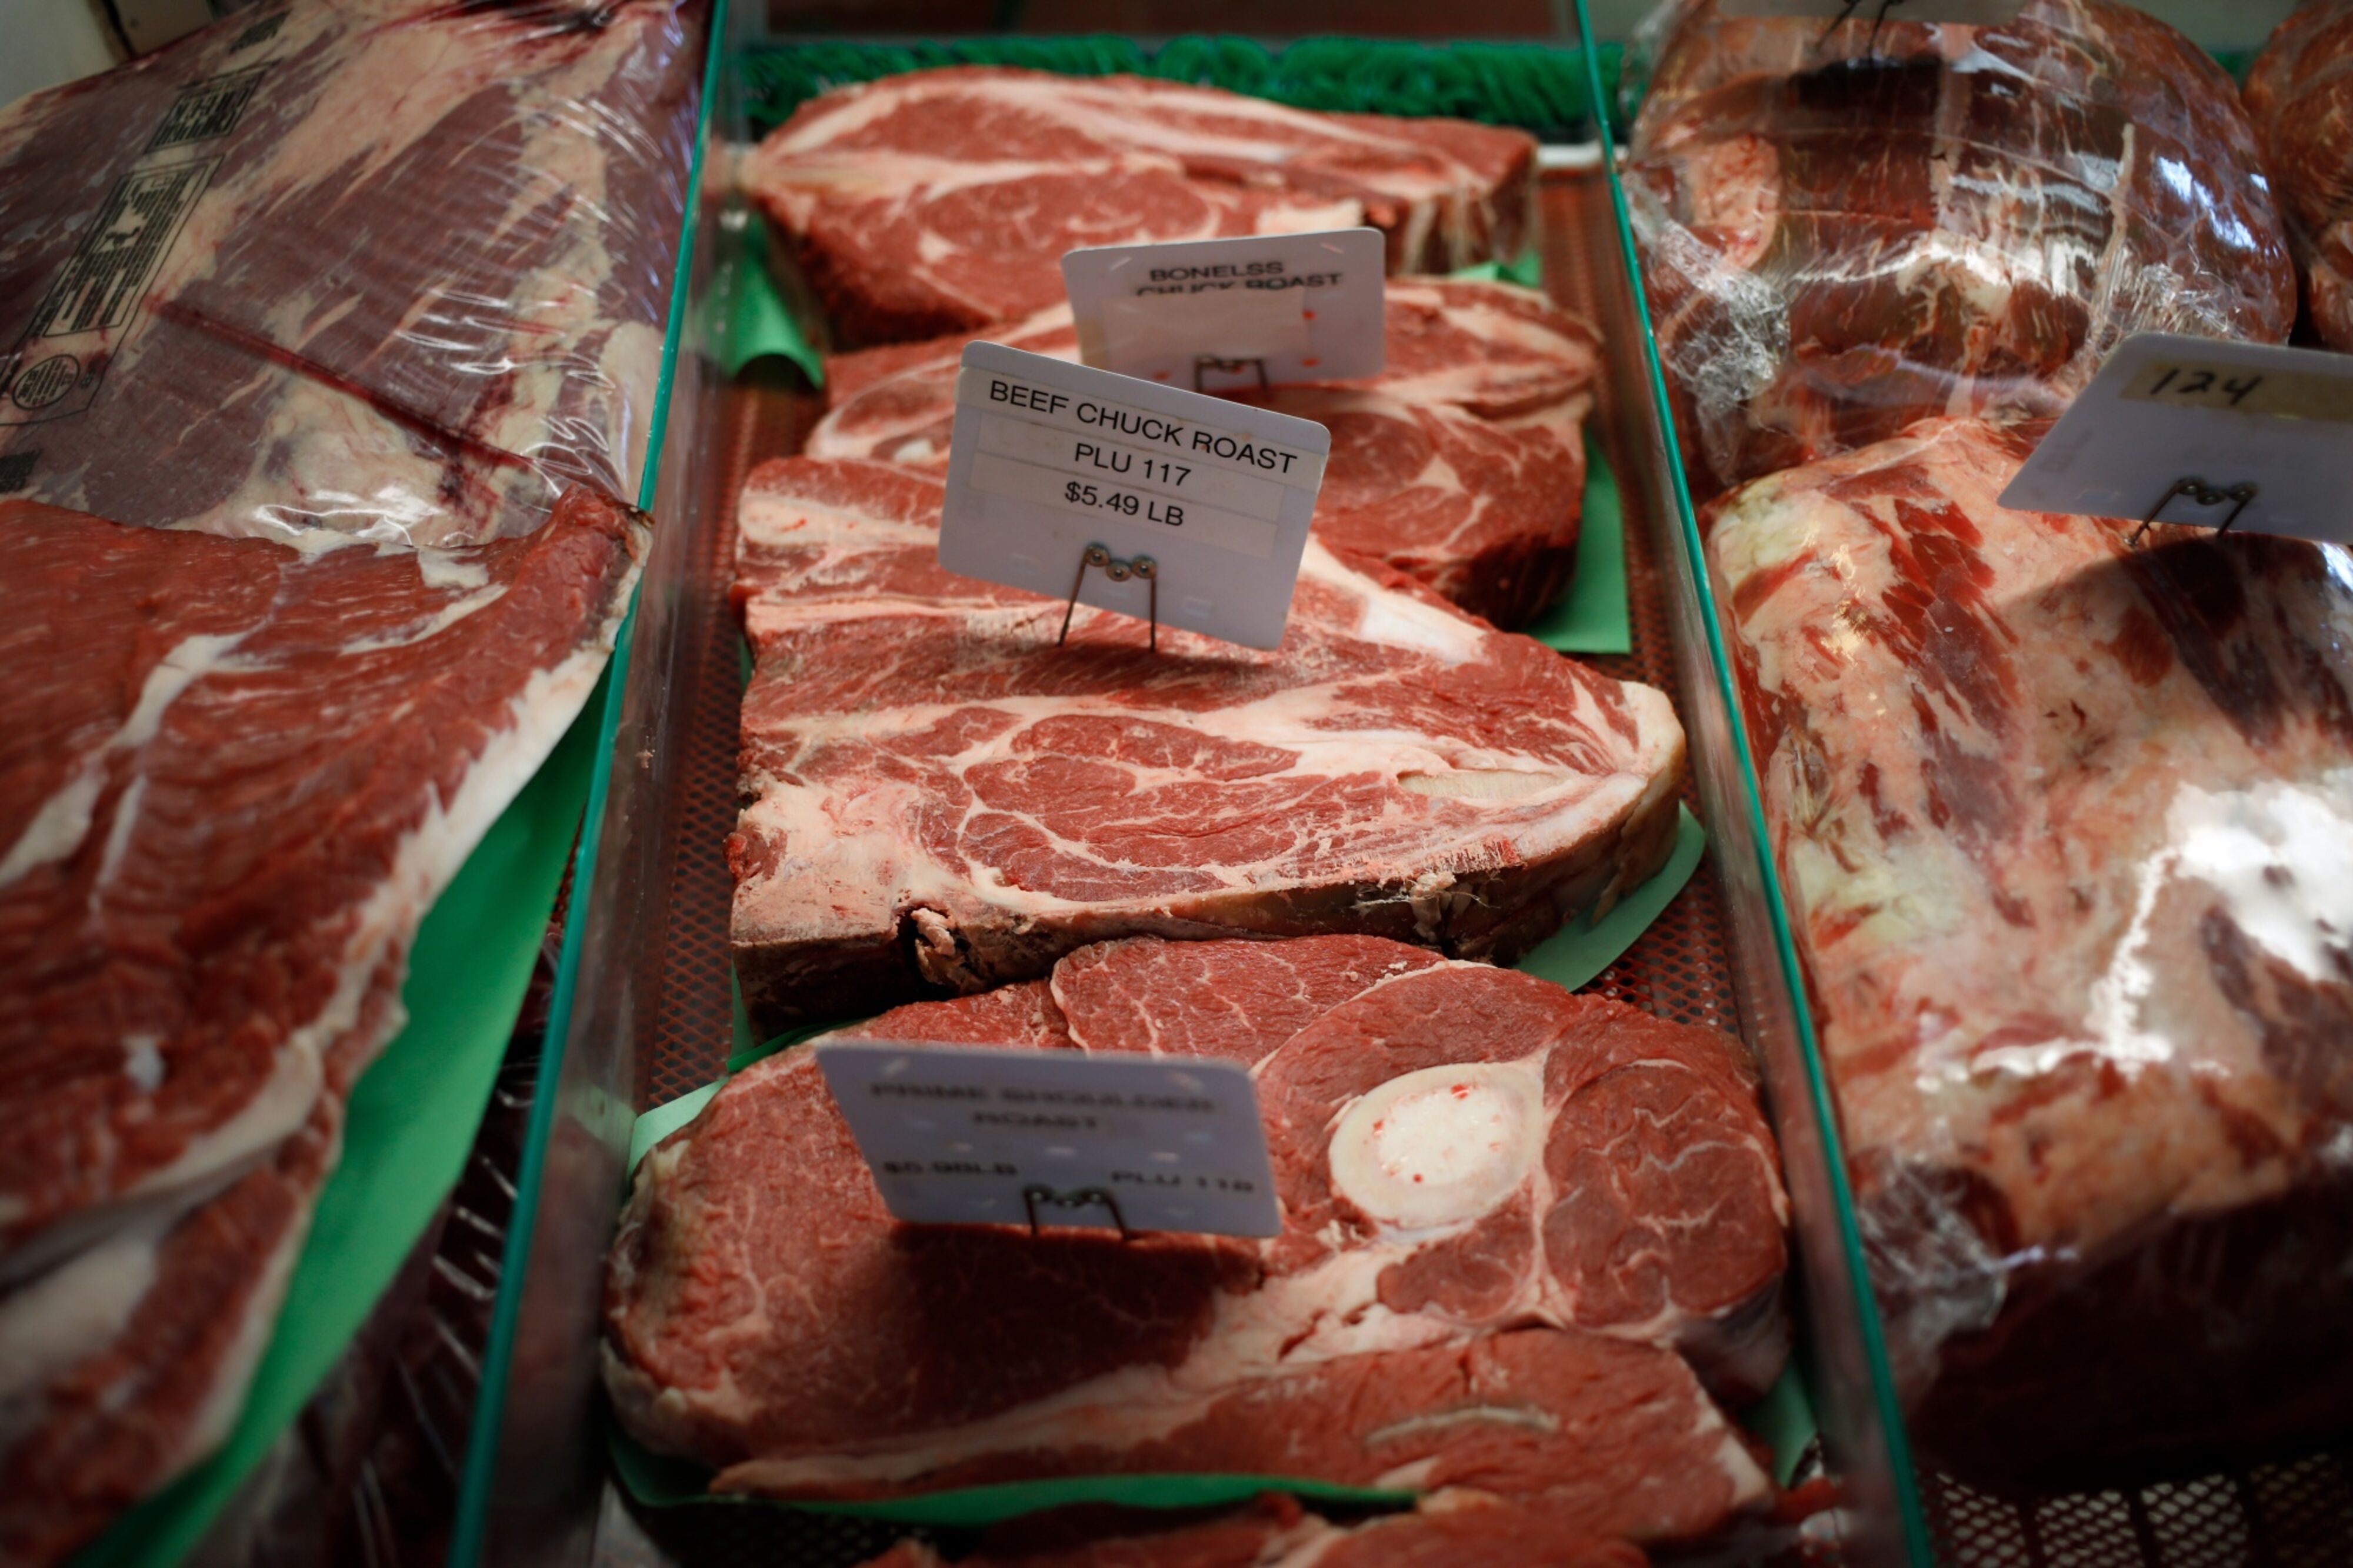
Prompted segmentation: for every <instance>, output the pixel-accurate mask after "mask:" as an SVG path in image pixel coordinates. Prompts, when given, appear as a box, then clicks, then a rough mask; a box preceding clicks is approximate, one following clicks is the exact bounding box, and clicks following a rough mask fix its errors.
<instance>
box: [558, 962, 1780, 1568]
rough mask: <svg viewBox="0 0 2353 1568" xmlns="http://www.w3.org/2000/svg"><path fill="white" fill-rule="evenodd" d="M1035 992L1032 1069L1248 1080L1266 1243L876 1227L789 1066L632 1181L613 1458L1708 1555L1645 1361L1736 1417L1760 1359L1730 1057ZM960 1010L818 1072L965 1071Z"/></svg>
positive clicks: (1428, 976) (1299, 993) (1457, 1016)
mask: <svg viewBox="0 0 2353 1568" xmlns="http://www.w3.org/2000/svg"><path fill="white" fill-rule="evenodd" d="M1212 984H1214V985H1215V986H1216V989H1214V990H1211V989H1208V986H1210V985H1212ZM1025 989H1026V988H1025ZM1047 989H1048V991H1049V993H1050V996H1051V999H1052V1001H1053V1004H1054V1006H1055V1008H1056V1010H1057V1013H1058V1016H1059V1018H1060V1032H1059V1035H1057V1036H1056V1037H1054V1038H1052V1039H1050V1040H1049V1039H1033V1040H1032V1041H1029V1042H1027V1044H1029V1046H1030V1047H1032V1048H1037V1047H1043V1048H1077V1049H1082V1050H1089V1051H1152V1052H1157V1053H1167V1052H1169V1051H1170V1050H1171V1048H1172V1047H1175V1048H1176V1050H1177V1052H1178V1054H1192V1051H1193V1049H1194V1048H1195V1047H1206V1048H1207V1049H1208V1050H1209V1051H1210V1052H1212V1053H1213V1054H1216V1055H1219V1056H1224V1057H1227V1058H1232V1059H1237V1060H1243V1061H1247V1062H1249V1063H1250V1071H1251V1074H1252V1077H1253V1078H1254V1079H1255V1080H1256V1081H1257V1084H1258V1094H1259V1102H1260V1108H1261V1115H1262V1116H1263V1118H1264V1121H1265V1124H1266V1130H1267V1136H1268V1144H1269V1149H1270V1152H1271V1156H1272V1159H1273V1162H1274V1169H1275V1172H1276V1181H1277V1185H1278V1189H1279V1196H1280V1198H1281V1203H1282V1234H1281V1236H1279V1237H1276V1238H1274V1239H1272V1240H1270V1241H1267V1242H1262V1243H1261V1242H1245V1241H1237V1240H1230V1239H1219V1238H1211V1237H1182V1236H1175V1235H1166V1236H1153V1237H1144V1238H1140V1239H1138V1240H1136V1241H1134V1242H1128V1243H1123V1242H1121V1241H1119V1240H1118V1239H1116V1238H1113V1237H1106V1236H1104V1235H1103V1234H1102V1233H1100V1232H1089V1231H1074V1230H1049V1231H1047V1232H1045V1233H1043V1234H1040V1235H1038V1236H1035V1237H1033V1236H1031V1235H1029V1234H1028V1233H1025V1232H1018V1231H1013V1230H1008V1229H1006V1228H1004V1227H997V1226H942V1227H909V1226H897V1225H895V1224H893V1223H892V1221H891V1219H890V1217H889V1215H888V1213H887V1211H886V1210H885V1209H884V1208H883V1206H882V1203H881V1196H880V1194H878V1193H877V1192H876V1191H875V1189H874V1186H873V1183H872V1181H871V1177H870V1176H869V1175H868V1173H867V1172H866V1169H865V1166H864V1163H863V1162H862V1161H861V1159H860V1156H859V1153H858V1151H857V1145H856V1143H855V1142H854V1141H853V1140H852V1138H851V1136H850V1134H849V1129H848V1127H847V1125H846V1124H845V1123H844V1122H843V1121H842V1120H841V1116H840V1113H839V1110H836V1108H835V1106H834V1103H833V1100H832V1099H831V1097H830V1095H828V1093H827V1092H826V1090H825V1089H824V1086H823V1080H822V1078H821V1077H820V1075H819V1074H818V1070H817V1066H816V1061H815V1056H814V1053H813V1052H809V1051H804V1050H792V1051H787V1052H785V1053H783V1054H780V1055H778V1056H775V1057H771V1058H767V1059H766V1060H765V1061H763V1062H761V1063H759V1064H757V1065H756V1066H754V1067H752V1068H748V1069H746V1070H745V1071H744V1072H743V1073H740V1074H738V1075H737V1076H736V1077H735V1078H733V1079H731V1080H729V1082H728V1083H727V1085H726V1087H725V1088H723V1089H722V1090H721V1091H720V1093H719V1094H718V1096H717V1097H716V1098H714V1099H713V1100H712V1102H711V1103H710V1105H709V1106H707V1107H706V1108H705V1109H704V1110H703V1111H702V1114H701V1115H700V1116H698V1117H697V1118H696V1120H695V1121H692V1122H691V1123H689V1124H688V1125H687V1126H686V1127H684V1128H682V1129H681V1130H680V1131H678V1132H676V1133H674V1134H672V1135H671V1136H670V1138H668V1139H666V1140H665V1141H663V1142H661V1143H659V1144H658V1145H657V1146H656V1147H655V1148H654V1149H653V1150H652V1151H651V1152H649V1153H648V1155H647V1156H646V1159H645V1160H644V1162H643V1163H641V1164H640V1165H639V1167H638V1181H637V1187H636V1191H635V1193H634V1194H633V1196H632V1198H631V1200H630V1204H629V1206H628V1210H627V1211H626V1213H625V1214H624V1216H623V1219H622V1225H621V1232H620V1235H619V1237H618V1238H617V1240H616V1242H615V1244H614V1248H613V1253H612V1258H611V1264H610V1270H609V1273H608V1276H607V1297H606V1339H605V1355H606V1381H607V1387H608V1388H609V1389H610V1391H611V1392H612V1394H613V1397H614V1400H615V1404H616V1406H617V1409H618V1410H619V1411H620V1413H621V1415H622V1418H623V1420H624V1421H625V1422H627V1423H628V1426H629V1427H630V1429H631V1430H632V1431H633V1432H634V1433H635V1434H636V1435H637V1436H638V1437H639V1439H640V1440H642V1441H644V1442H647V1443H649V1444H650V1445H652V1446H654V1447H659V1448H662V1449H665V1450H668V1451H671V1452H677V1453H682V1454H686V1455H689V1456H691V1457H693V1458H697V1459H699V1460H701V1461H702V1462H704V1463H706V1464H709V1465H711V1466H712V1467H714V1468H717V1469H718V1470H719V1472H720V1474H719V1475H718V1477H717V1479H716V1480H715V1481H714V1483H713V1484H714V1486H715V1488H716V1489H720V1490H723V1491H751V1492H758V1493H762V1494H765V1495H772V1496H779V1497H790V1498H802V1499H818V1498H856V1497H880V1496H893V1495H902V1494H908V1493H915V1492H923V1491H931V1490H938V1489H944V1488H952V1487H956V1486H964V1485H980V1484H987V1483H992V1482H999V1481H1008V1480H1016V1479H1037V1478H1041V1477H1050V1476H1064V1475H1093V1474H1104V1473H1123V1472H1124V1473H1166V1472H1198V1471H1220V1472H1240V1473H1243V1474H1256V1475H1278V1476H1298V1477H1313V1478H1316V1479H1324V1480H1328V1481H1334V1482H1339V1483H1345V1484H1350V1485H1357V1486H1378V1487H1390V1488H1404V1489H1432V1490H1435V1489H1443V1488H1446V1487H1450V1486H1462V1487H1472V1488H1476V1489H1480V1490H1482V1491H1488V1492H1493V1493H1497V1494H1500V1495H1503V1496H1506V1497H1512V1498H1516V1499H1520V1500H1525V1501H1527V1502H1529V1503H1530V1504H1531V1505H1540V1506H1541V1507H1542V1508H1543V1509H1544V1510H1545V1511H1546V1514H1547V1515H1548V1516H1549V1517H1551V1518H1552V1519H1553V1520H1554V1521H1556V1523H1557V1524H1558V1525H1559V1526H1560V1527H1561V1528H1563V1529H1564V1530H1571V1531H1577V1532H1578V1533H1579V1535H1580V1538H1587V1539H1592V1540H1597V1541H1606V1540H1609V1539H1613V1538H1618V1537H1625V1538H1630V1539H1634V1540H1641V1541H1658V1540H1674V1539H1684V1538H1688V1537H1692V1536H1696V1535H1700V1534H1704V1533H1705V1532H1706V1531H1708V1530H1710V1529H1712V1528H1714V1527H1715V1525H1716V1524H1718V1523H1720V1522H1721V1521H1723V1520H1724V1519H1725V1517H1726V1515H1727V1514H1728V1513H1730V1512H1731V1511H1732V1510H1734V1509H1736V1508H1737V1507H1739V1506H1741V1505H1743V1504H1744V1503H1746V1502H1750V1501H1754V1500H1757V1499H1759V1498H1761V1497H1762V1496H1763V1495H1764V1494H1765V1492H1766V1491H1767V1485H1766V1483H1765V1481H1764V1478H1763V1477H1762V1476H1761V1475H1760V1474H1758V1473H1757V1472H1756V1471H1755V1469H1754V1468H1753V1461H1752V1460H1751V1459H1750V1458H1749V1456H1748V1455H1747V1453H1746V1449H1745V1448H1744V1447H1743V1445H1742V1444H1741V1442H1740V1441H1739V1440H1738V1439H1737V1438H1736V1436H1734V1435H1733V1434H1732V1432H1731V1431H1730V1429H1729V1428H1727V1427H1726V1426H1725V1425H1724V1424H1723V1421H1722V1417H1721V1416H1720V1415H1718V1414H1717V1413H1716V1411H1715V1406H1714V1405H1712V1404H1711V1403H1710V1401H1709V1399H1708V1397H1707V1395H1706V1394H1704V1393H1703V1392H1702V1389H1701V1385H1700V1383H1699V1382H1698V1381H1697V1380H1695V1379H1694V1373H1693V1368H1692V1366H1691V1365H1689V1364H1687V1363H1686V1361H1685V1358H1684V1355H1683V1354H1680V1353H1678V1352H1677V1350H1676V1348H1674V1347H1677V1346H1681V1347H1683V1348H1684V1350H1685V1351H1686V1352H1688V1353H1689V1354H1690V1355H1692V1356H1693V1357H1694V1359H1695V1360H1696V1361H1697V1363H1698V1366H1699V1369H1700V1372H1701V1373H1702V1375H1703V1376H1706V1377H1710V1378H1712V1379H1714V1380H1715V1382H1716V1383H1717V1384H1719V1385H1720V1386H1724V1387H1726V1388H1729V1389H1732V1390H1734V1391H1746V1392H1753V1391H1754V1390H1755V1389H1757V1388H1758V1387H1761V1386H1762V1385H1763V1384H1764V1383H1766V1382H1768V1381H1769V1380H1770V1379H1771V1378H1772V1376H1773V1375H1774V1373H1776V1372H1777V1371H1778V1366H1779V1363H1780V1360H1781V1357H1782V1355H1783V1353H1784V1352H1786V1349H1787V1338H1786V1335H1787V1330H1786V1322H1785V1320H1784V1319H1783V1318H1782V1316H1781V1313H1780V1306H1779V1283H1780V1278H1781V1274H1782V1270H1783V1268H1784V1267H1785V1264H1786V1252H1785V1249H1784V1242H1783V1237H1782V1226H1783V1221H1784V1206H1785V1205H1784V1199H1783V1197H1782V1194H1781V1189H1780V1184H1779V1179H1778V1169H1777V1159H1776V1155H1775V1152H1774V1149H1773V1144H1772V1140H1771V1135H1770V1134H1769V1132H1767V1130H1766V1127H1765V1123H1764V1121H1763V1117H1762V1115H1761V1112H1760V1111H1759V1110H1758V1107H1757V1100H1756V1090H1755V1080H1754V1079H1753V1076H1752V1075H1751V1073H1750V1072H1749V1070H1748V1068H1747V1067H1746V1061H1745V1058H1744V1057H1743V1056H1742V1054H1741V1052H1740V1049H1739V1047H1738V1046H1737V1045H1736V1042H1734V1041H1732V1040H1730V1039H1728V1038H1726V1037H1722V1036H1719V1035H1715V1034H1713V1033H1711V1032H1709V1031H1706V1030H1703V1029H1697V1028H1693V1027H1691V1026H1684V1025H1676V1024H1669V1023H1666V1022H1663V1021H1662V1020H1660V1019H1657V1018H1654V1017H1652V1016H1650V1015H1648V1014H1644V1013H1641V1012H1638V1011H1636V1010H1634V1009H1632V1008H1630V1007H1626V1006H1623V1005H1618V1004H1615V1003H1609V1002H1603V1001H1599V1000H1594V999H1588V998H1584V997H1577V996H1573V995H1571V994H1568V993H1567V992H1565V991H1563V990H1561V989H1560V988H1559V987H1557V986H1555V985H1552V984H1549V983H1547V982H1545V981H1542V980H1537V979H1535V978H1534V977H1532V976H1528V975H1525V974H1520V973H1514V972H1513V971H1508V970H1498V969H1494V968H1491V967H1489V966H1487V965H1484V964H1474V963H1461V962H1449V961H1443V960H1435V959H1433V958H1432V957H1431V956H1430V954H1428V953H1426V952H1422V951H1421V950H1419V949H1416V948H1412V947H1408V946H1403V945H1401V944H1398V943H1395V942H1383V941H1379V940H1377V939H1373V938H1366V937H1311V938H1302V939H1299V940H1297V941H1293V942H1231V941H1228V942H1198V943H1193V942H1164V941H1161V940H1158V939H1155V938H1135V939H1130V940H1128V941H1125V942H1115V943H1111V944H1107V945H1105V946H1102V947H1095V948H1089V949H1086V950H1083V951H1082V952H1077V953H1074V954H1072V955H1071V956H1070V957H1067V958H1065V959H1063V960H1062V961H1061V963H1060V964H1059V965H1057V966H1056V969H1055V972H1054V974H1053V976H1052V979H1051V981H1050V983H1049V984H1048V987H1047ZM991 1007H997V1008H998V1009H999V1011H1000V1013H1001V1012H1002V1011H1003V1008H1002V1007H1001V1005H998V1004H996V1003H994V1002H993V1001H992V999H990V998H987V997H976V998H959V999H956V1000H953V1001H947V1002H936V1003H920V1004H916V1005H911V1006H908V1007H905V1008H902V1009H900V1010H899V1011H897V1012H894V1013H892V1014H886V1015H885V1016H883V1017H882V1018H881V1019H880V1020H878V1021H877V1022H876V1023H875V1024H874V1025H872V1026H855V1027H852V1028H850V1029H848V1030H845V1031H842V1032H841V1033H840V1034H839V1036H836V1037H839V1038H863V1037H875V1036H880V1037H887V1038H931V1037H944V1038H952V1039H970V1038H973V1037H974V1031H973V1030H972V1029H971V1028H970V1027H969V1025H968V1022H967V1020H968V1019H969V1018H970V1017H971V1016H973V1015H974V1014H975V1013H976V1011H978V1010H981V1009H986V1008H991ZM1011 1011H1012V1012H1014V1013H1015V1014H1018V1015H1019V1016H1035V1015H1036V1013H1037V1012H1038V1011H1039V1002H1038V999H1037V998H1036V996H1035V994H1034V993H1033V994H1026V995H1024V996H1023V997H1022V998H1021V999H1020V1000H1018V1001H1017V1002H1016V1003H1014V1004H1013V1005H1012V1007H1011ZM1062 1041H1068V1042H1070V1043H1069V1044H1068V1045H1064V1044H1062V1043H1061V1042H1062ZM1010 1048H1022V1047H1021V1046H1020V1045H1018V1044H1017V1045H1014V1046H1013V1047H1010ZM1466 1139H1470V1140H1473V1141H1475V1140H1477V1139H1484V1140H1486V1142H1485V1143H1484V1144H1483V1145H1482V1152H1478V1153H1476V1154H1472V1155H1464V1154H1463V1153H1462V1152H1461V1151H1462V1149H1463V1148H1464V1147H1465V1146H1466ZM1409 1171H1410V1172H1411V1173H1412V1180H1411V1181H1410V1182H1408V1180H1407V1174H1406V1173H1408V1172H1409ZM784 1173H790V1175H789V1179H785V1177H784ZM1702 1242H1704V1245H1699V1244H1698V1243H1702ZM785 1279H789V1280H790V1281H791V1284H790V1287H789V1288H784V1287H782V1285H781V1283H780V1282H781V1281H783V1280H785ZM1073 1321H1083V1322H1085V1323H1086V1324H1088V1325H1089V1330H1088V1331H1087V1332H1085V1333H1083V1334H1071V1333H1069V1332H1067V1331H1066V1330H1067V1327H1068V1325H1069V1324H1070V1323H1071V1322H1073Z"/></svg>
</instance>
